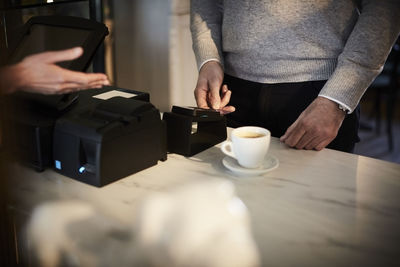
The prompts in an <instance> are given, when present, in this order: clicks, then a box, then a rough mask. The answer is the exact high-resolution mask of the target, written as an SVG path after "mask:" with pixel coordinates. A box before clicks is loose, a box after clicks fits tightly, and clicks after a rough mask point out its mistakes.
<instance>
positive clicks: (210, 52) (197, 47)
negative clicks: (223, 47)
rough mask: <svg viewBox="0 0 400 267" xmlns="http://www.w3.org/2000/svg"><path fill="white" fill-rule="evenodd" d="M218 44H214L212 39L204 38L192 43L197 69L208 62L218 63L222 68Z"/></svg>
mask: <svg viewBox="0 0 400 267" xmlns="http://www.w3.org/2000/svg"><path fill="white" fill-rule="evenodd" d="M218 46H219V44H216V43H215V42H214V41H213V40H212V39H209V38H204V39H203V40H201V38H199V40H197V42H194V43H193V50H194V54H195V55H196V62H197V69H198V70H200V69H201V67H202V66H203V65H204V64H205V63H206V62H208V61H212V60H215V61H218V62H219V63H220V64H221V65H222V66H223V60H222V55H221V53H220V51H219V49H218Z"/></svg>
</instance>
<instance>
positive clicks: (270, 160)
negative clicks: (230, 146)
mask: <svg viewBox="0 0 400 267" xmlns="http://www.w3.org/2000/svg"><path fill="white" fill-rule="evenodd" d="M222 164H223V165H224V166H225V167H226V168H227V169H228V170H230V171H232V172H233V173H235V174H237V175H240V176H244V175H247V176H256V175H261V174H264V173H267V172H269V171H272V170H274V169H276V168H278V166H279V160H278V159H277V158H275V157H274V156H270V155H267V156H266V157H265V159H264V163H263V165H262V166H260V167H258V168H255V169H248V168H244V167H242V166H240V165H239V163H238V162H237V160H236V159H234V158H232V157H229V156H226V157H225V158H223V159H222Z"/></svg>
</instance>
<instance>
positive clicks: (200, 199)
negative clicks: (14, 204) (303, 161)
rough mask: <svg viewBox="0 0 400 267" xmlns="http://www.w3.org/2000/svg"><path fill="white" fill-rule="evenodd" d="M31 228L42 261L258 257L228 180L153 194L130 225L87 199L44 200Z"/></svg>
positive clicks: (236, 265)
mask: <svg viewBox="0 0 400 267" xmlns="http://www.w3.org/2000/svg"><path fill="white" fill-rule="evenodd" d="M127 216H129V215H128V214H127ZM28 231H29V234H30V237H31V240H32V244H33V247H34V248H35V251H36V252H37V253H36V255H37V257H38V260H39V262H40V263H41V264H42V266H45V267H55V266H70V265H73V266H88V267H91V266H93V267H99V266H179V267H180V266H197V267H201V266H205V267H206V266H207V267H214V266H215V267H217V266H218V267H225V266H226V267H228V266H229V267H242V266H243V267H253V266H260V265H261V263H260V257H259V255H258V250H257V246H256V244H255V242H254V241H253V238H252V234H251V229H250V221H249V216H248V212H247V208H246V207H245V205H244V204H243V203H242V201H241V200H240V199H239V198H238V197H237V196H236V195H235V190H234V186H233V184H232V183H230V182H228V181H221V180H216V181H207V182H202V183H194V184H190V185H186V186H183V187H181V188H177V189H176V190H174V191H171V192H168V193H154V194H150V195H149V196H148V197H147V198H146V199H144V200H143V201H141V202H140V203H138V209H137V212H136V214H134V215H132V224H130V225H124V224H121V223H120V222H118V221H116V220H113V219H112V218H109V217H107V216H104V215H102V214H101V212H100V211H97V210H96V209H95V208H94V207H92V206H90V205H89V204H87V203H84V202H76V201H74V202H57V203H49V204H45V205H42V206H40V207H39V208H37V209H36V211H35V212H34V215H33V217H32V220H31V222H30V224H29V228H28Z"/></svg>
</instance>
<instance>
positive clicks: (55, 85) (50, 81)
mask: <svg viewBox="0 0 400 267" xmlns="http://www.w3.org/2000/svg"><path fill="white" fill-rule="evenodd" d="M82 53H83V50H82V48H80V47H75V48H71V49H67V50H62V51H53V52H43V53H39V54H34V55H31V56H28V57H26V58H24V59H23V60H22V61H21V62H19V63H17V64H15V65H10V66H6V67H3V68H1V69H0V92H1V93H2V94H6V93H12V92H16V91H25V92H35V93H41V94H64V93H71V92H74V91H78V90H83V89H89V88H100V87H102V86H103V85H108V84H109V81H108V79H107V76H106V75H105V74H102V73H83V72H77V71H71V70H67V69H64V68H61V67H59V66H57V65H56V64H55V63H57V62H62V61H70V60H74V59H76V58H78V57H80V56H81V55H82Z"/></svg>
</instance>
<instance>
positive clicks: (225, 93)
mask: <svg viewBox="0 0 400 267" xmlns="http://www.w3.org/2000/svg"><path fill="white" fill-rule="evenodd" d="M221 92H222V99H221V104H220V109H221V108H223V107H225V106H226V105H228V103H229V101H230V100H231V95H232V92H231V91H229V90H228V86H227V85H226V84H224V85H223V86H222V89H221Z"/></svg>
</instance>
